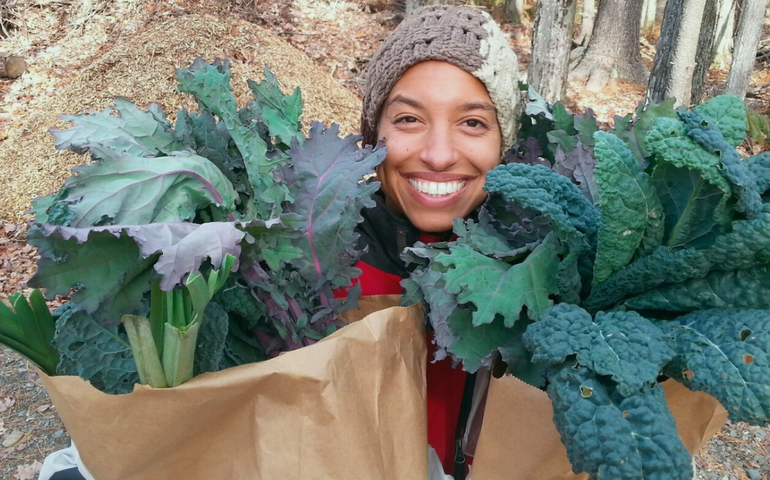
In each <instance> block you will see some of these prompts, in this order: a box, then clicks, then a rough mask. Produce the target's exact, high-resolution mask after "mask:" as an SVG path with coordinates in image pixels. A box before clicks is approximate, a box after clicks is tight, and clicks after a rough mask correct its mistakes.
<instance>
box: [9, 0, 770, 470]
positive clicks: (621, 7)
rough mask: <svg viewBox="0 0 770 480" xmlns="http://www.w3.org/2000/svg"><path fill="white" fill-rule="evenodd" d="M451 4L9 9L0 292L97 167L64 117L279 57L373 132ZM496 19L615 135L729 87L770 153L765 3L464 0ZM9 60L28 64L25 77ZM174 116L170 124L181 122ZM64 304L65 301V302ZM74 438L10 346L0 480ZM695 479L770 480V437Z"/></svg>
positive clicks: (721, 440) (239, 0) (709, 455)
mask: <svg viewBox="0 0 770 480" xmlns="http://www.w3.org/2000/svg"><path fill="white" fill-rule="evenodd" d="M450 2H451V0H443V1H440V2H439V1H437V0H293V1H279V0H172V1H155V0H0V171H2V172H3V174H2V186H0V300H5V299H6V298H7V296H8V295H9V294H10V293H12V292H14V291H18V290H22V291H26V284H25V282H26V280H27V279H29V278H30V276H31V275H32V274H33V273H34V270H35V261H36V260H37V255H36V252H35V250H34V249H33V248H32V247H30V246H27V245H26V228H27V227H26V221H27V220H28V219H29V217H28V216H26V215H25V213H24V212H25V211H26V209H27V208H29V202H30V200H31V199H32V198H34V197H36V196H39V195H46V194H49V193H51V192H53V191H55V190H57V189H58V188H59V186H60V185H61V184H62V183H63V181H64V179H65V178H66V177H67V176H68V175H69V169H70V167H72V166H75V165H78V164H81V163H83V162H85V161H86V160H87V159H86V158H85V157H81V156H77V155H74V154H72V153H62V152H56V151H55V150H54V149H53V137H52V136H50V134H49V133H48V130H49V129H51V128H63V127H66V126H67V123H66V122H63V121H61V120H59V119H58V115H60V114H74V113H79V112H82V111H85V110H89V109H92V110H99V109H102V108H104V107H107V106H109V105H111V99H112V98H113V97H115V96H119V95H120V96H125V97H127V98H130V99H131V100H133V101H135V102H136V103H137V104H138V105H139V106H141V107H146V106H147V104H148V103H149V102H157V103H159V104H160V105H161V106H162V107H163V108H164V110H165V111H166V112H169V113H171V112H175V111H176V110H177V109H178V108H180V107H183V106H186V107H188V108H190V107H191V105H189V104H187V103H185V102H186V99H184V98H183V97H182V96H180V95H179V94H177V93H176V92H175V91H174V85H175V82H174V78H173V77H174V70H175V69H176V68H180V67H183V66H187V65H189V64H190V63H191V62H192V60H193V59H194V58H195V57H197V56H202V57H204V58H206V59H209V60H211V59H213V58H215V57H229V58H230V60H231V62H232V63H233V70H234V81H233V84H234V85H235V86H236V96H237V97H238V98H242V96H243V95H245V93H246V89H245V88H244V87H245V79H246V78H253V79H258V78H261V76H262V69H263V67H264V64H265V63H268V64H269V65H270V67H271V69H272V70H273V71H274V72H275V73H276V75H277V76H278V79H279V81H281V84H282V86H283V87H284V88H285V90H286V91H289V90H291V89H293V88H294V87H295V86H300V88H301V90H302V92H303V96H304V98H305V102H306V109H305V112H306V113H305V119H306V120H310V119H318V120H321V121H324V122H325V123H327V124H329V123H331V122H337V123H339V124H341V126H342V130H343V131H345V132H350V133H352V132H355V131H356V129H357V127H358V118H359V111H360V97H361V94H362V86H363V82H364V79H365V76H366V67H367V63H368V59H369V58H370V57H371V55H372V54H373V53H374V51H375V50H376V48H377V46H378V45H379V43H380V42H381V41H382V39H383V38H384V37H385V36H387V34H388V33H389V32H390V31H392V29H393V28H395V26H396V25H397V24H398V23H399V22H400V21H401V19H403V17H404V16H405V15H407V14H408V13H409V12H410V11H412V10H413V9H415V8H417V7H419V6H420V5H422V4H427V3H450ZM451 3H456V4H469V5H472V6H474V7H475V8H481V9H484V10H486V11H488V12H489V13H490V14H492V16H493V17H494V18H495V19H496V20H497V21H498V22H499V23H500V24H501V26H502V28H503V30H504V32H505V33H506V35H507V36H508V38H509V41H510V43H511V46H512V47H513V49H514V50H515V51H516V53H517V55H518V58H519V69H520V71H521V74H522V78H524V77H525V76H526V77H527V81H528V82H529V83H530V84H531V85H533V86H534V87H535V88H536V89H537V90H538V91H539V92H540V93H541V94H542V95H543V96H544V97H545V98H546V99H547V100H548V101H549V102H555V101H562V102H563V103H564V104H565V105H566V106H567V108H568V109H569V110H570V111H572V112H575V113H584V112H586V110H587V109H591V110H592V111H593V112H594V115H595V116H596V118H597V120H598V121H599V122H600V123H601V124H603V125H604V127H605V128H609V127H610V126H611V125H612V122H613V117H614V116H615V115H621V116H622V115H625V114H627V113H630V112H631V111H633V109H634V108H636V106H637V105H638V104H639V102H642V101H645V99H646V98H649V99H653V100H655V101H658V102H659V101H661V100H662V99H664V98H676V99H677V104H690V103H700V102H701V101H702V100H703V99H705V98H709V97H712V96H714V95H717V94H720V93H724V92H730V93H735V94H738V95H741V96H743V97H744V98H745V99H746V103H747V105H748V106H749V108H750V110H749V112H750V134H749V135H748V136H747V138H746V140H745V141H744V143H743V145H742V146H741V150H742V152H743V153H746V154H749V153H757V152H759V151H765V150H767V149H768V148H770V140H769V139H770V118H768V114H770V19H769V18H768V11H767V7H768V0H667V1H666V0H539V1H534V0H475V1H462V0H454V1H453V2H451ZM10 58H17V59H21V60H23V62H24V66H25V68H24V69H23V70H24V71H23V73H21V75H20V76H18V77H17V76H15V75H11V76H13V77H14V78H6V77H4V76H3V75H6V74H9V73H10V74H12V73H13V72H10V71H9V70H11V69H10V68H8V69H6V68H5V66H6V65H10V64H9V63H8V60H9V59H10ZM172 117H173V116H172ZM61 301H62V299H56V300H55V301H53V302H51V306H52V307H54V306H56V304H57V303H59V302H61ZM68 444H69V438H68V436H67V432H66V429H65V428H64V427H63V425H62V424H61V421H60V420H59V418H58V415H57V414H56V411H55V408H54V407H53V406H52V405H51V402H50V400H49V399H48V397H47V395H46V393H45V390H44V389H43V388H42V386H41V385H40V382H39V380H38V379H37V375H36V374H35V372H34V370H32V369H31V368H30V365H29V364H28V362H26V361H25V360H24V359H22V358H21V357H19V356H18V355H16V354H14V353H13V352H11V351H10V350H8V349H5V348H4V347H0V479H2V480H6V479H8V480H10V479H15V480H28V479H33V478H36V474H37V471H38V470H39V468H40V465H41V462H42V460H43V459H44V458H45V456H46V455H47V454H48V453H50V452H52V451H54V450H57V449H60V448H63V447H66V446H67V445H68ZM695 460H696V463H697V465H698V467H699V470H698V477H697V478H698V479H701V480H703V479H707V480H747V479H748V480H759V479H763V480H770V430H768V429H766V428H756V427H749V426H746V425H743V424H730V423H728V424H727V425H725V427H724V429H723V430H722V432H720V434H719V435H718V436H717V437H716V438H715V439H713V440H712V441H711V442H710V443H709V444H708V445H707V446H706V447H704V448H703V449H702V451H701V452H700V453H699V455H698V456H696V458H695Z"/></svg>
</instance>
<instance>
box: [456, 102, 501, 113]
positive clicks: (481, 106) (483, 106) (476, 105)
mask: <svg viewBox="0 0 770 480" xmlns="http://www.w3.org/2000/svg"><path fill="white" fill-rule="evenodd" d="M460 110H462V111H464V112H469V111H471V110H488V111H490V112H496V109H495V106H494V105H492V104H491V103H487V102H468V103H463V104H461V105H460Z"/></svg>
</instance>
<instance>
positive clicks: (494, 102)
mask: <svg viewBox="0 0 770 480" xmlns="http://www.w3.org/2000/svg"><path fill="white" fill-rule="evenodd" d="M520 108H521V101H520V96H519V92H518V70H517V62H516V55H515V54H514V53H513V51H512V50H511V49H510V47H509V46H508V43H507V40H506V38H505V36H504V35H503V33H502V32H501V31H500V28H499V27H498V25H497V24H496V23H495V22H494V21H493V20H492V19H491V17H490V16H489V15H488V14H486V13H485V12H483V11H482V10H480V9H475V8H468V7H451V6H445V5H435V6H429V7H424V8H422V9H419V10H417V11H416V12H415V13H414V14H412V15H411V16H409V17H407V18H406V19H405V20H404V21H403V22H402V23H401V25H399V27H398V28H397V29H396V30H395V31H394V32H393V33H392V34H391V35H390V36H389V37H388V38H387V39H386V40H385V41H384V42H383V44H382V46H381V47H380V49H379V50H378V51H377V53H375V55H374V56H373V57H372V60H371V62H370V65H369V70H368V78H367V85H366V91H365V95H364V101H363V112H362V116H361V132H362V134H363V136H364V143H367V144H375V143H377V141H378V140H382V141H384V143H385V146H386V147H387V156H386V158H385V161H384V162H383V163H382V164H381V165H380V166H379V167H378V168H377V179H378V180H379V181H380V182H381V188H380V191H379V192H378V193H379V195H377V196H376V198H375V201H376V203H377V204H376V206H375V207H373V208H370V209H367V210H365V211H364V212H363V216H364V222H363V223H362V224H360V225H359V227H358V233H359V234H360V240H359V243H360V245H359V247H366V248H367V253H366V254H365V255H364V257H363V258H362V261H361V262H359V263H358V264H357V267H358V268H360V269H361V270H362V271H363V274H362V275H361V276H360V277H359V279H358V283H359V285H360V287H361V294H362V301H361V302H360V303H359V305H361V304H365V303H366V302H367V300H369V301H371V304H372V305H379V306H386V305H387V302H386V301H379V302H378V300H377V298H380V299H382V298H384V297H388V296H390V297H391V298H392V297H396V298H397V296H398V295H399V294H400V293H401V285H400V283H399V282H400V280H401V279H402V278H404V277H406V276H408V275H409V272H408V271H407V269H406V267H405V265H404V262H403V261H402V260H401V258H400V254H401V252H402V251H403V250H404V248H405V247H410V246H412V245H414V244H415V243H416V242H417V241H422V242H426V243H430V242H435V241H438V240H446V239H448V238H450V237H451V235H452V221H453V220H454V219H455V218H465V217H468V216H472V215H473V212H474V211H475V209H476V208H477V207H478V206H479V205H481V203H482V202H483V201H484V199H485V198H486V192H485V191H484V189H483V187H484V181H485V177H486V174H487V172H488V171H490V170H491V169H493V168H494V167H496V166H497V165H498V164H499V163H500V160H501V158H502V156H503V154H504V153H505V152H506V151H507V150H508V149H509V148H510V146H511V145H512V144H513V142H514V140H515V138H516V131H517V130H518V118H519V113H520ZM368 308H369V309H373V308H372V307H368ZM429 337H430V334H429ZM429 356H430V357H431V359H433V356H434V355H433V354H429ZM436 360H441V361H437V362H429V363H428V365H427V367H426V368H427V378H428V387H427V388H428V402H427V403H428V443H429V444H430V445H431V446H432V447H433V448H434V449H435V451H436V453H437V454H438V457H439V459H440V461H441V463H442V464H443V468H444V470H445V471H446V472H450V473H453V474H454V475H455V478H465V474H466V471H467V464H468V463H470V462H469V461H466V453H470V452H468V451H466V450H465V449H464V448H463V447H462V443H463V442H462V438H463V436H464V433H465V430H466V428H465V427H466V423H467V417H468V410H470V407H469V405H470V403H471V402H470V400H471V393H472V392H473V389H474V378H473V377H472V376H467V375H466V374H465V372H463V371H462V370H461V369H459V368H457V369H453V368H452V365H451V362H449V361H448V360H442V359H441V358H436Z"/></svg>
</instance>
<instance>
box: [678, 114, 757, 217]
mask: <svg viewBox="0 0 770 480" xmlns="http://www.w3.org/2000/svg"><path fill="white" fill-rule="evenodd" d="M679 117H680V118H681V119H682V121H683V122H684V124H685V128H686V129H687V134H688V135H689V136H690V137H691V138H692V139H693V140H695V141H696V142H697V143H698V145H700V146H701V147H703V149H705V150H706V151H707V152H709V153H713V154H715V155H718V156H719V158H720V160H721V164H722V172H723V174H724V177H725V178H726V179H727V180H728V181H729V182H730V183H731V184H732V186H733V190H734V192H735V194H736V197H737V199H738V203H737V204H736V206H735V209H736V210H737V211H739V212H743V213H745V214H746V217H747V218H749V219H751V218H756V216H757V215H759V213H760V212H761V211H762V197H761V192H760V191H759V187H758V186H757V180H756V177H755V176H754V175H752V172H751V170H750V169H749V168H748V167H747V166H746V164H745V163H743V162H742V161H741V157H740V155H738V152H737V151H736V150H735V148H733V146H732V145H730V144H729V143H727V141H726V140H725V139H724V137H723V136H722V133H721V132H720V131H719V129H718V128H716V127H715V126H714V125H711V124H710V123H709V121H708V119H706V118H705V117H703V116H701V115H698V114H697V113H695V112H694V111H692V112H680V113H679Z"/></svg>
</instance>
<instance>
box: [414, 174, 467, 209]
mask: <svg viewBox="0 0 770 480" xmlns="http://www.w3.org/2000/svg"><path fill="white" fill-rule="evenodd" d="M406 183H407V184H408V185H409V187H407V190H408V191H409V193H410V196H411V197H412V198H413V199H414V201H416V202H417V203H418V204H420V205H422V206H424V207H426V208H432V209H437V208H444V207H447V206H450V205H452V204H454V203H455V202H456V201H457V200H458V199H459V197H460V196H461V195H462V194H463V192H464V191H465V190H466V186H467V184H468V182H467V181H466V180H452V181H447V182H433V181H428V180H423V179H418V178H409V179H408V180H407V182H406ZM442 192H443V193H442Z"/></svg>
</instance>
